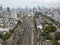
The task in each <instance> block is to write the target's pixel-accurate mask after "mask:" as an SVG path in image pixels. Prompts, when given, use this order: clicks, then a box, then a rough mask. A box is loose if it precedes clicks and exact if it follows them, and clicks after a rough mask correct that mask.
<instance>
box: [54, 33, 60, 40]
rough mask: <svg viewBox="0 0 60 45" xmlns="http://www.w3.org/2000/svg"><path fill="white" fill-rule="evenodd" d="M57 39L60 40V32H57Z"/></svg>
mask: <svg viewBox="0 0 60 45" xmlns="http://www.w3.org/2000/svg"><path fill="white" fill-rule="evenodd" d="M55 39H56V40H60V32H56V33H55Z"/></svg>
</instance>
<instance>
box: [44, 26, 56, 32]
mask: <svg viewBox="0 0 60 45" xmlns="http://www.w3.org/2000/svg"><path fill="white" fill-rule="evenodd" d="M56 29H57V28H56V27H55V26H53V25H50V26H47V27H46V28H45V30H46V31H47V32H55V31H56Z"/></svg>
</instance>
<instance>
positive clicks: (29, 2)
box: [0, 0, 60, 8]
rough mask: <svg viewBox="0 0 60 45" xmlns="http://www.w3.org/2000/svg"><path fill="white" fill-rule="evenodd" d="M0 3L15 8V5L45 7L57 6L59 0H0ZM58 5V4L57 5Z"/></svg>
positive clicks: (59, 2)
mask: <svg viewBox="0 0 60 45" xmlns="http://www.w3.org/2000/svg"><path fill="white" fill-rule="evenodd" d="M0 4H2V6H3V7H4V8H5V7H10V8H17V7H22V8H25V7H30V8H32V7H36V6H38V5H39V6H45V7H58V6H59V4H60V0H0ZM59 7H60V6H59Z"/></svg>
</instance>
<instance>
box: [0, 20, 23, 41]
mask: <svg viewBox="0 0 60 45" xmlns="http://www.w3.org/2000/svg"><path fill="white" fill-rule="evenodd" d="M21 23H22V22H21V21H20V20H19V21H18V23H17V24H16V26H15V27H14V28H13V29H12V30H10V32H7V33H6V34H3V35H2V34H0V38H1V39H3V40H4V41H5V40H6V39H8V38H9V37H10V36H11V34H12V33H13V32H14V30H15V29H16V28H17V27H18V25H21Z"/></svg>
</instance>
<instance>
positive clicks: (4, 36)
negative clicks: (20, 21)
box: [1, 32, 11, 40]
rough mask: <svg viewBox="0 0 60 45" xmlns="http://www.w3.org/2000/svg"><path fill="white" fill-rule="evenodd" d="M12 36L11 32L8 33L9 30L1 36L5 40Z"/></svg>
mask: <svg viewBox="0 0 60 45" xmlns="http://www.w3.org/2000/svg"><path fill="white" fill-rule="evenodd" d="M10 36H11V33H8V32H7V33H6V34H4V35H2V37H1V38H2V39H3V40H6V39H8V38H9V37H10Z"/></svg>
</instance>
